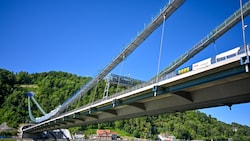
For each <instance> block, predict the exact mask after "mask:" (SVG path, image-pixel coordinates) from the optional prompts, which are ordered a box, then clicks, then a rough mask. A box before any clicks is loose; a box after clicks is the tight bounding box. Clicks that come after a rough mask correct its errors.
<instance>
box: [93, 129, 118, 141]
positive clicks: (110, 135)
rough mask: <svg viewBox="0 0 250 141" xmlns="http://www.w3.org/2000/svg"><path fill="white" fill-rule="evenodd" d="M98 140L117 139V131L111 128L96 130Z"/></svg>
mask: <svg viewBox="0 0 250 141" xmlns="http://www.w3.org/2000/svg"><path fill="white" fill-rule="evenodd" d="M96 135H97V139H98V140H117V133H116V132H111V131H110V130H96Z"/></svg>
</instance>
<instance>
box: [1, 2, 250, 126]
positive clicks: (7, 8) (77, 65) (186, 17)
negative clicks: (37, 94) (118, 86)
mask: <svg viewBox="0 0 250 141" xmlns="http://www.w3.org/2000/svg"><path fill="white" fill-rule="evenodd" d="M245 2H246V0H243V3H245ZM168 3H169V1H168V0H157V1H153V0H126V1H125V0H123V1H122V0H105V1H103V0H73V1H69V0H36V1H34V0H22V1H20V0H0V68H3V69H7V70H9V71H12V72H15V73H18V72H20V71H26V72H28V73H39V72H49V71H64V72H69V73H72V74H77V75H78V76H91V77H94V76H95V75H96V74H97V73H98V72H99V71H101V70H102V69H103V68H104V67H105V66H106V65H108V64H109V62H110V61H111V60H112V59H113V58H114V57H115V56H116V55H118V54H119V52H120V51H121V50H122V49H123V48H125V47H126V45H128V44H129V43H130V41H131V40H132V39H134V38H135V37H136V35H137V34H138V33H139V32H141V31H142V30H143V29H144V27H145V25H147V24H149V23H150V21H151V20H152V19H153V17H154V16H156V15H157V14H158V13H159V12H160V9H163V7H164V6H165V5H166V4H168ZM239 8H240V2H239V0H230V1H229V0H220V1H218V0H202V1H200V0H189V1H185V2H184V4H183V5H182V6H181V7H180V8H179V9H177V10H176V11H175V12H174V13H173V14H172V15H171V16H170V17H169V18H168V19H167V20H166V22H165V29H164V31H163V35H164V40H163V46H162V53H161V59H160V64H159V65H160V70H163V69H164V68H166V67H167V66H168V65H169V64H170V63H171V62H173V61H174V60H175V59H177V58H178V57H179V56H181V55H182V54H183V53H185V52H186V51H187V50H188V49H190V48H191V47H193V46H194V45H195V44H196V43H198V42H199V41H200V40H201V39H202V38H203V37H205V36H206V35H207V34H208V33H209V32H210V31H211V30H213V29H214V28H215V27H217V26H218V25H219V24H221V23H222V22H223V21H224V20H225V19H226V18H228V17H229V16H230V15H231V14H233V13H234V12H235V11H236V10H237V9H239ZM244 22H245V24H246V25H247V24H249V22H250V18H249V17H245V18H244ZM161 33H162V26H160V27H159V28H158V29H156V30H155V31H154V32H153V33H152V34H151V35H150V36H149V37H148V38H147V39H146V40H145V41H144V42H143V43H142V44H141V45H140V46H139V47H138V48H137V49H136V50H135V51H134V52H133V53H132V54H131V55H130V56H129V57H128V58H126V59H125V61H123V62H122V63H121V64H120V65H118V66H117V67H116V68H115V69H114V70H113V71H112V72H111V73H115V74H119V75H125V76H130V77H133V78H136V79H141V80H145V81H147V80H149V79H150V78H152V77H153V76H155V75H156V74H157V70H158V57H159V52H160V51H159V50H160V41H161ZM249 34H250V31H249V29H248V28H247V29H246V42H249V39H248V37H250V36H249ZM241 45H243V39H242V29H241V23H238V24H237V25H236V26H234V27H233V28H232V29H230V30H229V31H228V32H227V33H226V34H224V35H223V36H221V37H220V38H219V39H217V40H216V41H215V42H214V43H213V44H211V45H209V46H208V47H207V48H206V49H204V50H203V51H201V52H200V53H199V54H197V55H195V56H194V57H193V58H191V59H190V60H189V61H188V62H186V63H185V64H184V65H183V67H184V66H187V65H191V64H193V63H195V62H198V61H200V60H204V59H206V58H209V57H211V56H215V55H216V54H218V53H221V52H224V51H227V50H229V49H232V48H235V47H237V46H241ZM249 110H250V103H246V104H238V105H233V106H232V109H231V110H229V108H228V107H226V106H222V107H216V108H208V109H201V111H202V112H205V113H207V114H210V115H212V116H213V117H215V118H217V119H218V120H220V121H223V122H226V123H229V124H230V123H232V122H237V123H240V124H243V125H247V126H250V119H249V117H250V112H249Z"/></svg>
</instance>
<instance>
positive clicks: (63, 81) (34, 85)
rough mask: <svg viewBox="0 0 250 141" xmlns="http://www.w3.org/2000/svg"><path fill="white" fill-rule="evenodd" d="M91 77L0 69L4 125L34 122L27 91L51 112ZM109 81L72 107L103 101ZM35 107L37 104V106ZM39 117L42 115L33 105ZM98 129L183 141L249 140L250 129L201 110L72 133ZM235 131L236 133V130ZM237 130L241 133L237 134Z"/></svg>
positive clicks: (113, 88)
mask: <svg viewBox="0 0 250 141" xmlns="http://www.w3.org/2000/svg"><path fill="white" fill-rule="evenodd" d="M89 80H90V78H87V77H79V76H77V75H73V74H70V73H65V72H55V71H51V72H43V73H34V74H28V73H27V72H23V71H22V72H19V73H17V74H14V73H13V72H10V71H8V70H4V69H0V115H1V116H0V124H1V123H3V122H7V123H8V125H9V126H11V127H18V125H19V124H20V123H28V122H30V120H29V117H28V111H27V109H28V107H27V105H28V104H27V97H26V96H25V95H24V94H25V92H27V91H33V92H34V93H35V99H36V100H37V101H38V103H39V104H40V105H41V106H42V107H43V109H44V110H45V111H46V112H49V111H51V110H53V109H54V108H56V107H57V106H59V105H60V104H62V103H63V102H64V101H65V100H67V99H68V98H69V97H70V96H72V95H73V94H74V93H75V92H76V91H77V90H78V89H79V88H80V87H81V86H83V85H84V84H86V83H87V82H88V81H89ZM105 85H106V83H105V81H100V82H99V83H98V85H97V86H96V87H94V88H93V89H92V90H91V91H89V92H88V93H86V94H85V95H84V96H82V98H80V99H79V100H78V101H77V102H75V103H74V104H73V105H72V106H70V107H69V108H68V110H70V109H74V108H76V107H80V106H83V105H85V104H88V103H90V102H93V101H96V100H98V99H101V98H102V96H103V92H104V88H105ZM124 89H126V87H119V88H118V89H117V86H116V85H111V86H110V88H109V95H113V94H114V93H116V91H122V90H124ZM33 105H34V104H33ZM32 108H33V109H32V110H33V111H32V112H33V115H34V116H35V117H37V116H41V115H42V114H41V112H40V111H39V110H38V109H37V108H36V106H32ZM96 129H110V130H112V131H115V132H118V133H119V134H120V136H133V137H136V138H145V139H149V138H151V139H155V140H156V139H157V134H160V133H166V134H168V135H174V136H176V138H179V139H190V140H191V139H202V140H221V139H228V138H232V139H233V140H234V141H237V140H240V141H249V140H250V128H249V127H247V126H242V125H239V124H237V123H232V124H225V123H223V122H220V121H217V119H215V118H213V117H211V115H208V116H207V115H206V114H204V113H201V112H199V111H197V110H195V111H186V112H177V113H172V114H162V115H158V116H147V117H140V118H133V119H128V120H117V121H114V122H105V123H99V124H94V125H89V126H81V127H74V128H71V129H70V131H71V132H72V133H75V132H77V131H84V133H85V134H87V136H89V135H91V134H95V133H96ZM233 129H234V130H233ZM236 129H237V131H236Z"/></svg>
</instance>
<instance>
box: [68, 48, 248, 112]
mask: <svg viewBox="0 0 250 141" xmlns="http://www.w3.org/2000/svg"><path fill="white" fill-rule="evenodd" d="M244 53H245V50H244V46H241V47H240V50H239V52H237V53H236V54H235V56H233V57H236V56H239V55H241V54H244ZM249 53H250V44H248V54H249ZM213 57H214V58H215V57H216V56H213ZM233 57H226V56H225V60H228V59H231V58H233ZM211 58H212V57H211ZM225 60H223V61H225ZM219 62H221V61H216V62H215V63H213V64H216V63H219ZM173 73H174V74H175V71H173V72H170V73H169V76H170V77H166V76H165V77H162V78H161V79H159V80H160V81H164V80H166V79H171V78H174V77H175V76H176V75H173ZM152 84H155V82H153V81H149V82H145V83H142V84H138V85H136V86H134V87H131V88H129V89H126V90H124V91H121V92H118V93H116V94H113V95H111V96H108V97H106V98H104V99H99V100H97V101H94V102H92V103H89V104H86V105H84V106H81V107H79V108H76V109H74V110H72V111H69V112H67V113H65V114H68V113H74V112H75V111H78V110H80V109H84V108H85V109H89V108H93V105H95V104H98V103H101V102H103V101H110V99H114V98H116V97H119V96H120V95H124V94H126V93H129V92H132V91H135V90H138V89H141V88H144V87H147V86H150V85H152ZM63 115H64V114H63Z"/></svg>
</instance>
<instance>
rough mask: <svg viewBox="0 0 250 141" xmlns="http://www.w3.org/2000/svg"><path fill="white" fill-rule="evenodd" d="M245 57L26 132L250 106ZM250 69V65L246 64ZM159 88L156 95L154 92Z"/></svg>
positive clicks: (249, 75) (104, 101)
mask: <svg viewBox="0 0 250 141" xmlns="http://www.w3.org/2000/svg"><path fill="white" fill-rule="evenodd" d="M244 55H245V54H241V55H238V56H235V57H232V58H230V59H227V60H223V61H220V62H217V63H215V64H211V65H209V66H207V67H205V68H202V69H198V70H194V71H190V72H187V73H184V74H182V75H177V76H175V77H173V78H170V79H166V80H162V81H160V82H159V83H147V84H144V85H140V86H137V87H139V88H136V89H135V90H130V91H126V92H125V93H119V94H116V95H113V96H110V97H108V98H107V99H102V100H99V101H97V102H95V103H92V104H90V105H86V106H83V107H80V108H78V109H75V110H73V111H70V112H68V113H65V114H63V115H61V116H59V117H56V118H52V119H50V120H47V121H44V122H42V123H39V124H36V125H34V126H32V127H29V128H27V129H24V132H40V131H43V130H52V129H57V128H68V127H72V126H75V125H77V126H79V125H88V124H94V123H100V122H104V121H114V120H119V119H128V118H133V117H139V116H145V115H156V114H162V113H170V112H176V111H185V110H191V109H200V108H207V107H214V106H222V105H229V106H230V105H231V104H237V103H244V102H250V89H249V88H250V83H249V82H250V73H248V72H246V69H245V65H241V64H240V59H241V58H242V57H243V56H244ZM246 65H248V67H250V66H249V64H246ZM154 86H158V87H157V91H156V95H155V92H154V91H152V88H153V87H154Z"/></svg>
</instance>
